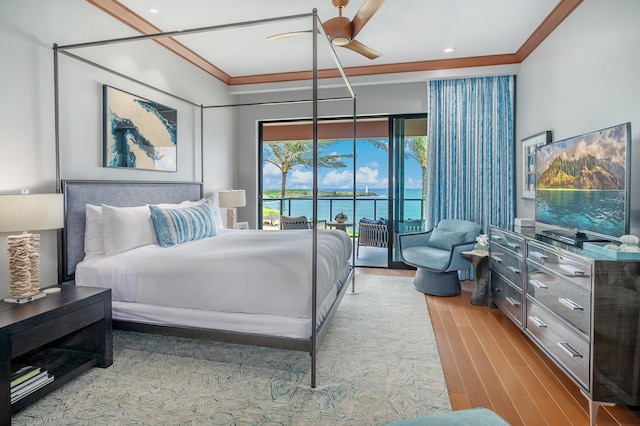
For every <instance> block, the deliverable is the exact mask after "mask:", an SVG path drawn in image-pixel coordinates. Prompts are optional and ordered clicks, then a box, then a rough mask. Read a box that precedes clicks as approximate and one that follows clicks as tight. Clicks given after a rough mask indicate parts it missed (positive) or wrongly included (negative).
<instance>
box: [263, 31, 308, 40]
mask: <svg viewBox="0 0 640 426" xmlns="http://www.w3.org/2000/svg"><path fill="white" fill-rule="evenodd" d="M310 32H311V30H307V31H291V32H288V33H282V34H274V35H272V36H269V37H267V40H280V39H283V38H289V37H296V36H299V35H303V34H307V33H310Z"/></svg>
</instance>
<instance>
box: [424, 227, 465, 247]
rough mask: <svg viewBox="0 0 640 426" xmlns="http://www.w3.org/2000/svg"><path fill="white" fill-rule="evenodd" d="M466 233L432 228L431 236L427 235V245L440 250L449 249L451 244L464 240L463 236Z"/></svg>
mask: <svg viewBox="0 0 640 426" xmlns="http://www.w3.org/2000/svg"><path fill="white" fill-rule="evenodd" d="M466 234H467V233H466V232H455V231H443V230H441V229H438V228H434V229H433V231H431V237H429V241H428V242H427V245H429V246H431V247H434V248H439V249H442V250H451V246H452V245H454V244H460V243H462V242H464V236H465V235H466Z"/></svg>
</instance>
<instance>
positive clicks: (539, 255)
mask: <svg viewBox="0 0 640 426" xmlns="http://www.w3.org/2000/svg"><path fill="white" fill-rule="evenodd" d="M529 256H531V257H535V258H536V259H538V261H540V262H542V263H544V261H545V260H546V259H547V255H546V254H542V253H538V252H537V251H532V252H531V253H529Z"/></svg>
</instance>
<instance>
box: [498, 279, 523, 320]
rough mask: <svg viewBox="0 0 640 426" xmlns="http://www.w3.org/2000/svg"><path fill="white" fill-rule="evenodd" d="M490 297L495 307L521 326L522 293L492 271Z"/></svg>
mask: <svg viewBox="0 0 640 426" xmlns="http://www.w3.org/2000/svg"><path fill="white" fill-rule="evenodd" d="M491 296H492V297H493V301H494V302H495V304H496V305H498V306H499V307H500V308H501V309H502V310H503V311H504V312H505V313H506V314H507V315H508V316H509V317H511V319H512V320H513V321H515V322H516V323H518V325H520V326H522V292H521V291H520V290H518V289H516V288H515V287H513V286H512V285H511V284H509V282H508V281H507V279H506V278H505V277H503V276H502V275H500V274H497V273H496V272H494V271H491Z"/></svg>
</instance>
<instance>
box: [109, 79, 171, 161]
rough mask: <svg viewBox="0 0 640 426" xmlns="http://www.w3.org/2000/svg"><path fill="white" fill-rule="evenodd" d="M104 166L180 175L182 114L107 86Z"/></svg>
mask: <svg viewBox="0 0 640 426" xmlns="http://www.w3.org/2000/svg"><path fill="white" fill-rule="evenodd" d="M102 90H103V102H104V105H103V114H104V124H103V125H104V132H103V133H104V143H103V166H104V167H119V168H130V169H139V170H159V171H166V172H175V171H177V143H178V141H177V133H178V129H177V122H178V111H177V110H176V109H174V108H170V107H167V106H164V105H161V104H159V103H157V102H154V101H150V100H148V99H144V98H141V97H140V96H136V95H133V94H131V93H127V92H124V91H122V90H119V89H116V88H113V87H110V86H107V85H104V86H103V88H102Z"/></svg>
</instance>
